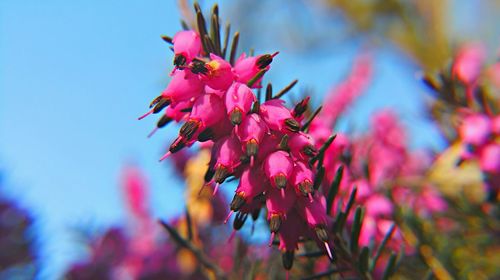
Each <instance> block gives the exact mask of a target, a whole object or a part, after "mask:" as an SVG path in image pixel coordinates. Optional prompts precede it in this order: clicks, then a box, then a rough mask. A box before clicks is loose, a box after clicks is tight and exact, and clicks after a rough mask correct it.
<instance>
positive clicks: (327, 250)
mask: <svg viewBox="0 0 500 280" xmlns="http://www.w3.org/2000/svg"><path fill="white" fill-rule="evenodd" d="M323 244H325V248H326V252H327V253H328V258H330V260H331V261H333V255H332V251H331V250H330V246H328V242H326V241H325V242H323Z"/></svg>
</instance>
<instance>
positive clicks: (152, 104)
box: [149, 95, 163, 108]
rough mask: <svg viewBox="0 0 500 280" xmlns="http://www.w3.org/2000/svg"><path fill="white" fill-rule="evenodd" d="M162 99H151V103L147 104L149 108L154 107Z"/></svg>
mask: <svg viewBox="0 0 500 280" xmlns="http://www.w3.org/2000/svg"><path fill="white" fill-rule="evenodd" d="M162 98H163V96H162V95H159V96H157V97H156V98H155V99H153V101H151V103H149V108H151V107H153V106H154V105H156V103H158V102H160V100H161V99H162Z"/></svg>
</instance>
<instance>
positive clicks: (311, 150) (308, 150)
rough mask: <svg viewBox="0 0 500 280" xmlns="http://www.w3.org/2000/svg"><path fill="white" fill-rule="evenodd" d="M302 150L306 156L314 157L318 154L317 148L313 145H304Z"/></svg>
mask: <svg viewBox="0 0 500 280" xmlns="http://www.w3.org/2000/svg"><path fill="white" fill-rule="evenodd" d="M302 152H304V154H305V155H306V156H308V157H315V156H316V155H317V154H318V150H316V148H315V147H314V146H313V145H306V146H304V148H303V149H302Z"/></svg>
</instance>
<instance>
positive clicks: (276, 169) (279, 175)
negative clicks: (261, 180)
mask: <svg viewBox="0 0 500 280" xmlns="http://www.w3.org/2000/svg"><path fill="white" fill-rule="evenodd" d="M264 172H265V173H266V176H267V178H268V179H269V180H270V181H271V185H272V186H273V187H276V188H279V189H284V188H285V187H286V185H287V181H288V178H290V176H291V175H292V172H293V161H292V159H291V158H290V156H289V155H288V153H287V152H285V151H276V152H274V153H272V154H270V155H269V156H267V158H266V160H265V161H264Z"/></svg>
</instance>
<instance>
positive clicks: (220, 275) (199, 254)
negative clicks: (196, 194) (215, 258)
mask: <svg viewBox="0 0 500 280" xmlns="http://www.w3.org/2000/svg"><path fill="white" fill-rule="evenodd" d="M159 222H160V224H161V225H162V226H163V228H164V229H165V230H166V231H167V232H168V233H169V234H170V237H172V239H173V240H174V241H175V242H177V243H178V244H179V245H180V246H182V247H184V248H186V249H188V250H189V251H191V253H193V255H194V256H195V257H196V259H197V260H198V261H199V262H200V263H201V264H202V265H204V266H205V267H206V268H207V269H209V270H211V271H213V273H214V274H215V278H216V279H227V276H226V273H224V271H223V270H222V269H221V268H220V267H219V266H218V265H217V264H215V263H213V262H211V260H210V258H209V257H208V256H207V255H205V253H204V252H203V251H202V250H200V249H199V248H197V247H196V246H194V244H193V243H191V242H189V241H187V240H186V239H184V238H183V237H182V236H181V235H180V234H179V233H178V232H177V230H175V228H173V227H172V226H170V225H169V224H168V223H167V222H165V221H162V220H159Z"/></svg>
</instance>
